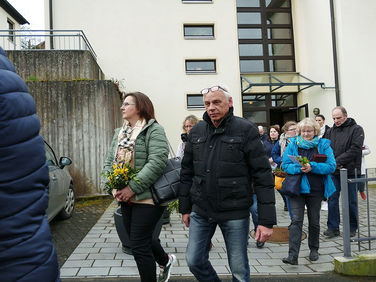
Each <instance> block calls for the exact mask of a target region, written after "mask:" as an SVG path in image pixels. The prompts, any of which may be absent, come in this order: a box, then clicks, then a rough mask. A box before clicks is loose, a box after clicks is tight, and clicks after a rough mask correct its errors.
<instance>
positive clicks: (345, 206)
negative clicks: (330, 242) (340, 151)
mask: <svg viewBox="0 0 376 282" xmlns="http://www.w3.org/2000/svg"><path fill="white" fill-rule="evenodd" d="M356 175H357V172H356V170H355V178H352V179H348V177H347V169H345V168H342V169H341V170H340V181H341V197H342V239H343V253H344V256H345V257H351V242H358V250H359V251H360V243H361V242H365V241H368V249H369V250H371V241H372V240H376V236H371V221H370V207H369V193H368V182H370V181H376V178H369V177H368V170H366V176H365V178H359V177H357V176H356ZM349 183H356V184H359V183H364V184H365V191H366V196H367V199H366V200H367V229H368V233H367V235H368V236H367V237H361V236H360V229H359V212H358V213H357V214H358V232H357V237H350V211H349V187H348V184H349ZM356 190H357V191H358V185H356ZM356 206H357V209H358V210H359V208H358V197H356Z"/></svg>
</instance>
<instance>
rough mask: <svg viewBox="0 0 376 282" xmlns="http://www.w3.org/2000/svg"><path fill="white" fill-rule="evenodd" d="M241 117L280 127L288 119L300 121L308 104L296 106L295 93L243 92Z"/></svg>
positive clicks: (267, 125)
mask: <svg viewBox="0 0 376 282" xmlns="http://www.w3.org/2000/svg"><path fill="white" fill-rule="evenodd" d="M242 100H243V101H242V102H243V117H244V118H246V119H248V120H250V121H252V122H253V123H255V124H257V125H262V126H264V127H269V126H270V125H274V124H278V125H279V126H280V127H281V128H282V126H283V125H284V124H285V123H286V122H287V121H289V120H293V121H300V120H302V119H303V118H305V117H307V116H308V104H304V105H302V106H299V107H298V106H297V93H278V94H275V93H273V92H272V93H254V94H246V95H244V94H243V99H242Z"/></svg>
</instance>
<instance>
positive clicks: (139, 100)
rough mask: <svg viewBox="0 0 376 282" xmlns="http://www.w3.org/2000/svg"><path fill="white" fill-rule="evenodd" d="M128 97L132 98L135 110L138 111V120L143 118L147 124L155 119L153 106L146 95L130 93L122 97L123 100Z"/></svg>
mask: <svg viewBox="0 0 376 282" xmlns="http://www.w3.org/2000/svg"><path fill="white" fill-rule="evenodd" d="M128 96H132V97H133V98H134V99H135V100H136V101H135V102H136V109H137V110H138V111H139V115H140V118H143V119H145V120H146V122H148V121H149V120H151V119H155V114H154V106H153V103H152V102H151V100H150V99H149V97H148V96H147V95H145V94H144V93H141V92H131V93H126V94H125V95H124V99H125V98H127V97H128Z"/></svg>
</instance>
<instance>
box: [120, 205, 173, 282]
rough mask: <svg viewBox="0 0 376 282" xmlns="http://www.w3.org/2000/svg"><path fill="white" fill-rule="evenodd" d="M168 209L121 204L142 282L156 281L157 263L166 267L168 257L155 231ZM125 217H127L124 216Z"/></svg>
mask: <svg viewBox="0 0 376 282" xmlns="http://www.w3.org/2000/svg"><path fill="white" fill-rule="evenodd" d="M165 208H166V207H161V206H153V205H148V204H133V203H132V204H130V205H128V204H127V203H121V212H122V215H123V221H124V226H125V229H126V231H127V232H128V235H129V240H130V248H131V250H132V252H133V256H134V259H135V261H136V264H137V268H138V272H139V273H140V278H141V281H145V282H146V281H147V282H150V281H156V279H157V277H156V269H155V262H157V263H158V264H159V265H166V264H167V262H168V255H167V254H166V252H165V251H164V250H163V248H162V246H161V244H160V241H159V239H158V238H155V239H153V231H154V228H155V226H156V225H157V222H158V221H159V219H160V218H161V216H162V214H163V212H164V210H165ZM124 215H125V216H124Z"/></svg>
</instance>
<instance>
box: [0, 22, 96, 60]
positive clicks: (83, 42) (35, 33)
mask: <svg viewBox="0 0 376 282" xmlns="http://www.w3.org/2000/svg"><path fill="white" fill-rule="evenodd" d="M48 38H50V39H51V40H53V44H51V43H50V42H49V40H47V39H48ZM31 39H34V41H35V42H34V43H33V44H30V42H31ZM62 40H63V41H62ZM29 45H30V46H29ZM0 46H2V48H3V49H5V50H35V49H45V50H89V51H90V53H91V54H92V55H93V57H94V58H95V59H96V58H97V54H96V53H95V51H94V48H93V47H92V46H91V44H90V42H89V40H88V38H87V36H86V34H85V32H84V31H83V30H75V29H59V30H56V29H36V30H30V29H25V30H24V29H19V30H16V29H13V30H9V29H5V30H4V29H3V30H0Z"/></svg>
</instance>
